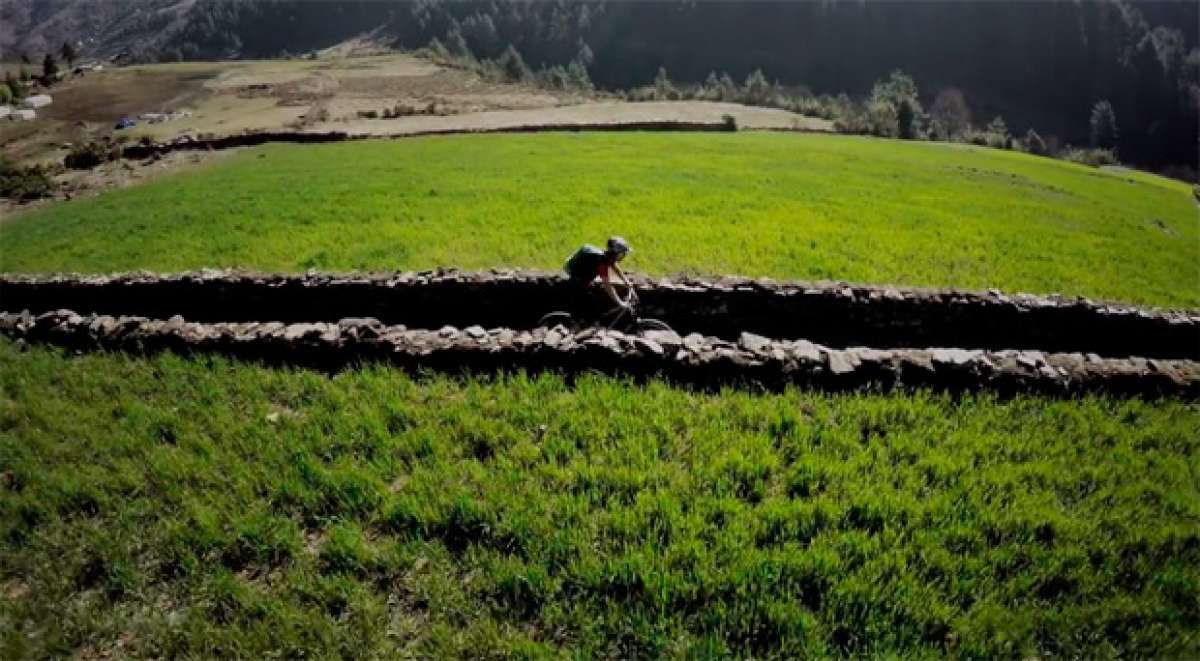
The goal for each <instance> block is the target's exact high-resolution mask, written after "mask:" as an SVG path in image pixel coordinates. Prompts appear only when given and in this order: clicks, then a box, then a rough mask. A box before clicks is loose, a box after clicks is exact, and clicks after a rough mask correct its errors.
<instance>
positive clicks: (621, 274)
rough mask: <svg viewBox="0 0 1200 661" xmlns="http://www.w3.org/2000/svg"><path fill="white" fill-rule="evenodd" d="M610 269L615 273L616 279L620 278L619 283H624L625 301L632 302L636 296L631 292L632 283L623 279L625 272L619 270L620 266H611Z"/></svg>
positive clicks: (625, 278)
mask: <svg viewBox="0 0 1200 661" xmlns="http://www.w3.org/2000/svg"><path fill="white" fill-rule="evenodd" d="M612 269H613V270H614V271H616V272H617V277H619V278H621V282H623V283H625V292H626V299H627V301H628V300H633V297H634V296H637V293H636V292H635V291H634V290H633V283H632V282H630V281H629V278H627V277H625V272H624V271H622V270H621V267H620V266H617V265H616V264H613V265H612Z"/></svg>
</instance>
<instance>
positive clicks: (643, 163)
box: [0, 132, 1200, 308]
mask: <svg viewBox="0 0 1200 661" xmlns="http://www.w3.org/2000/svg"><path fill="white" fill-rule="evenodd" d="M609 234H623V235H624V236H626V237H627V238H628V239H629V240H630V241H631V242H632V243H633V245H634V247H635V249H636V250H637V253H636V254H635V255H634V256H633V258H632V260H631V262H630V267H631V268H632V269H634V270H637V271H643V272H650V273H657V274H668V273H680V272H698V273H704V274H724V273H736V274H741V275H749V276H772V277H777V278H804V279H844V280H850V281H864V282H891V283H898V284H908V285H931V286H958V287H968V288H991V287H996V288H1000V289H1004V290H1014V291H1015V290H1020V291H1028V292H1032V293H1050V292H1060V293H1063V294H1068V295H1083V296H1089V297H1095V298H1103V299H1115V300H1120V301H1126V302H1133V303H1142V304H1150V305H1160V306H1182V307H1191V308H1195V307H1197V306H1200V287H1197V285H1196V283H1197V282H1200V223H1197V218H1196V203H1195V201H1194V200H1193V199H1192V196H1191V191H1190V190H1189V189H1188V187H1187V186H1186V185H1184V184H1182V183H1179V182H1174V181H1169V180H1166V179H1162V178H1158V177H1153V176H1149V175H1143V174H1140V173H1134V172H1124V171H1122V172H1110V171H1102V170H1096V169H1091V168H1086V167H1083V166H1078V165H1074V164H1069V163H1064V162H1060V161H1054V160H1050V159H1044V158H1038V157H1032V156H1028V155H1024V154H1019V153H1012V152H1003V151H996V150H990V149H983V148H973V147H966V146H962V145H946V144H937V143H915V142H896V141H885V140H878V139H865V138H855V137H846V136H836V135H794V134H764V133H753V132H751V133H738V134H721V135H712V134H588V133H584V134H542V135H494V136H459V137H445V138H420V139H406V140H398V141H374V142H356V143H346V144H336V145H327V146H320V147H302V146H286V145H271V146H265V147H261V148H255V149H250V150H245V151H243V152H240V153H238V154H235V155H233V156H231V157H230V158H224V159H221V160H220V162H219V163H215V164H212V165H210V166H202V167H199V168H193V169H192V170H190V171H188V172H181V173H178V174H176V175H173V176H166V177H163V178H160V179H158V180H157V181H155V182H153V183H150V184H147V185H144V186H138V187H134V188H130V189H125V190H117V191H112V192H109V193H105V194H103V195H101V196H100V197H98V198H94V199H88V200H75V201H71V202H67V203H64V204H56V205H52V206H50V207H47V208H45V209H40V210H34V211H31V212H28V213H23V214H19V215H16V216H14V217H12V218H9V219H7V220H5V221H4V222H3V225H0V269H3V270H5V271H58V270H70V271H92V272H97V271H113V270H135V269H153V270H183V269H195V268H202V267H225V266H240V267H250V268H257V269H265V270H285V271H298V270H305V269H309V268H319V269H332V270H385V269H422V268H430V267H436V266H457V267H462V268H475V267H491V266H499V265H504V266H527V267H544V268H554V269H556V268H559V267H560V266H561V264H562V262H563V260H564V259H565V258H566V256H567V255H568V254H569V253H570V251H571V250H573V249H574V248H575V247H576V246H577V245H578V244H580V243H581V242H583V241H592V242H601V241H603V240H604V238H605V237H606V236H608V235H609Z"/></svg>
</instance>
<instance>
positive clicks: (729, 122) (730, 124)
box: [721, 115, 738, 131]
mask: <svg viewBox="0 0 1200 661" xmlns="http://www.w3.org/2000/svg"><path fill="white" fill-rule="evenodd" d="M721 123H722V124H723V125H724V126H725V130H726V131H736V130H737V128H738V127H737V117H734V116H733V115H721Z"/></svg>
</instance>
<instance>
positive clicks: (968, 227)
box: [0, 134, 1200, 659]
mask: <svg viewBox="0 0 1200 661" xmlns="http://www.w3.org/2000/svg"><path fill="white" fill-rule="evenodd" d="M264 166H266V167H264ZM1188 195H1189V193H1188V191H1187V189H1186V187H1183V186H1181V185H1178V184H1175V183H1171V182H1167V181H1165V180H1162V179H1157V178H1154V177H1148V176H1144V175H1140V174H1120V175H1118V174H1114V173H1107V172H1100V171H1096V170H1089V169H1085V168H1082V167H1077V166H1073V165H1069V164H1064V163H1058V162H1054V161H1048V160H1044V159H1036V158H1031V157H1027V156H1024V155H1021V154H1013V153H1007V152H993V151H988V150H977V149H968V148H964V147H954V146H946V145H936V144H928V143H895V142H886V141H878V140H866V139H858V138H847V137H840V136H795V135H761V134H760V135H754V134H738V135H666V134H654V135H612V134H606V135H594V134H593V135H589V134H584V135H536V136H489V137H460V138H444V139H421V140H407V141H398V142H390V143H386V142H372V143H356V144H341V145H332V146H323V147H289V146H271V147H266V148H261V149H253V150H247V151H244V152H241V153H239V154H237V155H234V156H231V157H230V158H229V159H221V160H220V161H219V162H215V163H213V164H210V165H208V166H204V167H202V168H199V169H196V170H194V171H190V172H185V173H180V174H178V175H175V176H171V177H167V178H164V179H162V180H159V181H157V182H154V183H151V184H148V185H144V186H141V187H137V188H130V189H126V190H121V191H114V192H111V193H106V194H104V195H102V196H100V197H99V198H97V199H93V200H81V201H75V202H70V203H64V204H58V205H54V206H49V207H47V208H45V209H44V210H39V211H35V212H31V213H28V214H21V215H19V216H17V217H15V218H11V219H6V220H4V221H3V222H2V223H0V268H2V269H3V270H8V271H17V270H21V271H43V270H75V271H109V270H116V269H142V268H151V269H160V270H161V269H169V270H173V269H188V268H198V267H202V266H232V265H238V266H246V267H255V268H260V269H279V270H296V269H304V268H308V267H319V268H329V269H398V268H422V267H430V266H435V265H447V266H449V265H454V266H460V267H488V266H497V265H508V266H540V267H548V268H555V267H557V266H558V265H559V264H560V262H561V260H562V259H563V258H564V257H565V256H566V253H567V252H569V251H570V250H571V249H572V248H573V247H574V246H575V245H576V244H578V243H579V242H581V241H584V240H591V241H601V240H603V238H604V237H605V236H607V235H608V234H609V233H610V232H621V233H624V234H625V235H627V236H628V237H629V238H630V239H631V241H633V242H634V243H635V245H636V246H637V247H638V248H639V251H638V253H637V254H635V255H634V257H633V259H632V262H631V264H632V266H633V267H634V269H635V270H643V271H650V272H656V273H664V272H677V271H693V272H699V273H728V272H737V273H742V274H747V275H772V276H776V277H799V278H845V279H850V280H861V281H893V282H902V283H910V284H932V285H957V286H966V287H987V286H998V287H1002V288H1005V289H1024V290H1030V291H1036V292H1047V291H1060V292H1065V293H1081V294H1088V295H1092V296H1098V297H1108V298H1117V299H1123V300H1128V301H1136V302H1142V303H1152V304H1160V305H1186V306H1190V307H1196V306H1197V304H1198V302H1200V291H1198V288H1197V282H1198V278H1197V276H1198V275H1200V271H1198V268H1200V267H1198V266H1197V263H1198V259H1197V257H1198V256H1200V240H1198V239H1200V234H1198V230H1197V223H1196V210H1195V205H1194V203H1193V202H1192V201H1191V199H1190V198H1189V197H1188ZM1198 428H1200V405H1198V404H1197V403H1196V402H1181V401H1170V400H1167V401H1158V402H1144V401H1140V400H1119V399H1106V398H1086V399H1081V400H1066V401H1056V400H1053V399H1047V398H1041V397H1019V398H1016V399H1011V400H1001V399H997V398H993V397H990V396H986V395H982V396H966V397H963V398H951V397H945V396H937V395H931V394H928V393H921V392H917V393H893V394H888V395H880V394H874V393H870V392H864V393H858V394H841V395H823V394H818V393H812V392H805V391H797V390H793V391H789V392H785V393H780V394H763V393H754V392H749V391H745V390H727V391H722V392H719V393H698V392H691V391H688V390H685V389H681V388H676V387H673V386H671V385H669V384H666V383H663V382H660V381H652V382H650V383H648V384H644V385H638V384H633V383H630V382H625V381H620V380H612V379H606V378H601V377H595V378H584V379H582V380H581V381H579V382H577V383H575V384H573V385H568V384H567V383H565V382H564V381H563V380H562V379H561V378H559V377H556V376H554V375H543V376H536V377H533V376H525V375H521V374H509V375H503V376H496V377H486V378H485V377H479V376H476V377H461V378H452V377H448V376H421V377H412V376H408V375H405V374H403V373H399V372H397V371H395V370H392V369H388V368H385V367H381V366H373V367H364V368H359V369H353V370H348V371H345V372H342V373H340V374H338V375H336V376H329V375H325V374H320V373H316V372H311V371H305V370H288V369H277V368H267V367H263V366H258V365H254V364H248V363H241V362H235V361H230V360H225V359H219V358H208V357H195V358H181V357H177V356H172V355H159V356H155V357H151V358H140V357H132V356H125V355H119V354H116V355H114V354H103V353H97V354H89V355H83V356H73V355H70V354H68V353H64V352H61V351H59V350H56V349H51V348H45V347H36V346H35V347H28V348H23V347H19V346H17V345H15V344H13V343H12V342H11V341H8V340H3V339H0V589H3V598H2V599H0V658H42V657H62V656H72V655H74V656H78V657H81V658H97V657H101V658H102V657H104V656H106V655H107V656H111V657H185V658H238V657H240V658H254V659H258V658H264V657H268V656H282V657H300V656H305V657H313V658H332V657H343V658H394V657H405V656H420V657H432V658H446V657H478V656H491V657H523V658H529V657H533V658H539V657H574V658H591V657H621V658H633V657H676V658H680V657H686V658H697V657H698V658H706V657H721V656H731V655H732V656H741V657H746V656H755V657H786V658H798V657H799V658H803V657H806V656H807V657H816V658H821V657H828V656H843V655H861V656H870V657H878V656H899V657H910V658H927V657H935V656H956V657H959V658H996V657H1000V658H1017V657H1029V656H1031V655H1042V654H1045V655H1057V656H1062V657H1080V658H1098V657H1099V658H1108V657H1114V656H1132V657H1174V658H1190V657H1196V656H1198V655H1200V637H1198V636H1197V634H1196V632H1197V631H1200V597H1198V595H1200V481H1198V480H1197V477H1196V476H1197V475H1200V437H1198V435H1197V434H1196V429H1198Z"/></svg>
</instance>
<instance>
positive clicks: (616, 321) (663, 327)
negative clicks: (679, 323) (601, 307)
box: [537, 289, 675, 333]
mask: <svg viewBox="0 0 1200 661" xmlns="http://www.w3.org/2000/svg"><path fill="white" fill-rule="evenodd" d="M640 302H641V301H640V299H639V298H638V295H637V292H635V291H634V290H632V289H630V290H629V297H628V299H627V300H626V305H624V306H620V307H615V308H613V309H612V310H610V311H609V312H607V313H605V314H602V315H600V319H597V320H584V319H576V318H575V315H573V314H571V313H570V312H566V311H563V310H556V311H554V312H550V313H548V314H545V315H543V316H542V318H541V319H539V320H538V323H537V325H538V327H539V328H553V327H555V326H564V327H566V328H569V329H570V330H571V331H572V332H578V331H580V330H583V329H584V328H586V327H588V326H603V327H605V328H607V329H608V330H619V331H621V332H624V333H643V332H646V331H667V332H669V333H674V332H675V329H673V328H671V327H670V326H669V325H668V324H667V323H666V322H665V321H662V320H660V319H654V318H651V317H643V316H641V315H639V314H638V311H637V304H638V303H640ZM609 315H612V320H611V321H608V322H607V323H605V321H604V318H605V317H607V316H609Z"/></svg>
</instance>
